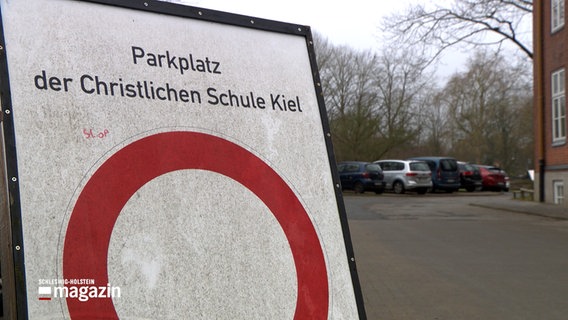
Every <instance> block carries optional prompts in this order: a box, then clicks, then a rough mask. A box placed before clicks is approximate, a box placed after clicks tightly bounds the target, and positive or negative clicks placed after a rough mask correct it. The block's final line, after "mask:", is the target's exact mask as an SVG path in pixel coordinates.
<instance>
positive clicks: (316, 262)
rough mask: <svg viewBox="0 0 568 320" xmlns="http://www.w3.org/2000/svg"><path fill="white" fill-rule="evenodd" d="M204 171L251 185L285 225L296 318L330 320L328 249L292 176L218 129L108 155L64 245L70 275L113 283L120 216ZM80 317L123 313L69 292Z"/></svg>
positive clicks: (155, 138) (149, 140)
mask: <svg viewBox="0 0 568 320" xmlns="http://www.w3.org/2000/svg"><path fill="white" fill-rule="evenodd" d="M184 169H201V170H208V171H212V172H217V173H219V174H222V175H225V176H227V177H230V178H232V179H234V180H235V181H237V182H239V183H240V184H242V185H243V186H245V187H246V188H248V189H249V190H251V191H252V192H253V193H254V194H255V195H256V196H257V197H258V198H259V199H260V200H261V201H262V202H264V204H265V205H266V206H267V207H268V209H269V210H270V211H271V212H272V213H273V214H274V216H275V217H276V219H277V220H278V222H279V223H280V225H281V227H282V229H283V231H284V234H285V235H286V238H287V240H288V242H289V244H290V248H291V251H292V256H293V259H294V264H295V267H296V275H297V284H298V295H297V301H296V310H295V313H294V319H327V315H328V309H329V308H328V307H329V296H328V295H329V294H328V282H327V270H326V266H325V260H324V255H323V251H322V247H321V245H320V243H319V238H318V235H317V233H316V231H315V229H314V226H313V224H312V222H311V220H310V218H309V216H308V214H307V212H306V210H305V209H304V207H303V206H302V204H301V203H300V201H299V200H298V198H297V197H296V195H295V194H294V192H293V191H292V189H290V187H289V186H288V185H287V184H286V182H285V181H284V180H283V179H282V178H281V177H280V176H279V175H278V174H277V173H276V172H275V171H274V170H273V169H272V168H271V167H270V166H268V165H267V164H266V163H265V162H264V161H262V160H261V159H260V158H258V157H257V156H255V155H254V154H252V153H251V152H249V151H247V150H246V149H244V148H242V147H240V146H238V145H236V144H234V143H232V142H229V141H227V140H224V139H222V138H219V137H215V136H212V135H208V134H204V133H197V132H181V131H176V132H165V133H159V134H155V135H152V136H149V137H146V138H143V139H140V140H138V141H135V142H133V143H131V144H129V145H127V146H126V147H124V148H123V149H121V150H119V151H118V152H117V153H115V154H113V155H112V156H111V157H110V158H109V159H108V160H106V161H105V162H104V163H103V164H102V165H101V167H100V168H99V169H98V170H97V171H96V172H95V173H94V174H93V175H92V177H91V178H90V179H89V181H88V182H87V184H86V185H85V187H84V188H83V190H82V191H81V194H80V195H79V197H78V199H77V202H76V204H75V207H74V209H73V212H72V213H71V217H70V219H69V224H68V227H67V232H66V236H65V243H64V248H63V276H64V278H65V279H93V280H94V281H95V285H97V286H106V285H107V284H108V270H107V265H108V261H107V256H108V250H109V243H110V238H111V234H112V231H113V228H114V225H115V223H116V220H117V218H118V216H119V214H120V212H121V210H122V208H123V207H124V206H125V205H126V203H127V201H128V200H129V199H130V197H131V196H132V195H133V194H134V193H135V192H136V191H137V190H138V189H140V188H141V187H142V186H143V185H145V184H146V183H148V182H149V181H151V180H152V179H154V178H156V177H158V176H160V175H163V174H166V173H168V172H172V171H176V170H184ZM67 306H68V309H69V315H70V316H71V318H72V319H95V318H96V319H118V315H117V313H116V310H115V308H114V304H113V302H112V299H111V298H96V299H89V300H88V301H84V302H82V301H79V300H78V299H76V298H67Z"/></svg>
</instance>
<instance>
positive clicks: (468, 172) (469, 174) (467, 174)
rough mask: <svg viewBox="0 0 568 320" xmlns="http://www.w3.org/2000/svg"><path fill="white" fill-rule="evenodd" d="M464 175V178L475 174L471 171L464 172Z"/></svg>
mask: <svg viewBox="0 0 568 320" xmlns="http://www.w3.org/2000/svg"><path fill="white" fill-rule="evenodd" d="M463 175H464V176H471V175H473V172H471V171H464V172H463Z"/></svg>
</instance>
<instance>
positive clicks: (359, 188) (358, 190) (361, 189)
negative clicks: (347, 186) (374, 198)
mask: <svg viewBox="0 0 568 320" xmlns="http://www.w3.org/2000/svg"><path fill="white" fill-rule="evenodd" d="M353 191H355V193H364V192H365V187H364V186H363V184H362V183H361V182H355V185H354V186H353Z"/></svg>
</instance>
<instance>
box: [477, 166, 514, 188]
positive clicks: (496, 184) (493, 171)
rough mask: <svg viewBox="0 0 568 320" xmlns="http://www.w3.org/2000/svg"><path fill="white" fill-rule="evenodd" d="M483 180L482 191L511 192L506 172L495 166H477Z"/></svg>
mask: <svg viewBox="0 0 568 320" xmlns="http://www.w3.org/2000/svg"><path fill="white" fill-rule="evenodd" d="M475 166H476V167H477V168H479V171H480V172H481V177H482V178H483V182H482V190H491V191H509V187H508V185H507V180H508V177H506V174H505V173H504V172H505V171H503V170H501V169H500V168H498V167H494V166H485V165H475Z"/></svg>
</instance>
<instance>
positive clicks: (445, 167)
mask: <svg viewBox="0 0 568 320" xmlns="http://www.w3.org/2000/svg"><path fill="white" fill-rule="evenodd" d="M410 160H420V161H424V162H426V163H427V164H428V166H429V167H430V171H432V192H436V191H445V192H454V191H458V190H459V188H460V186H461V181H460V169H459V166H458V162H457V161H456V159H454V158H451V157H414V158H410Z"/></svg>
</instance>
